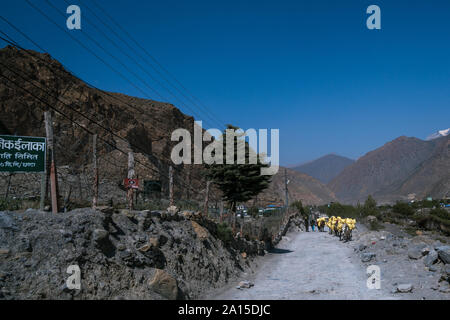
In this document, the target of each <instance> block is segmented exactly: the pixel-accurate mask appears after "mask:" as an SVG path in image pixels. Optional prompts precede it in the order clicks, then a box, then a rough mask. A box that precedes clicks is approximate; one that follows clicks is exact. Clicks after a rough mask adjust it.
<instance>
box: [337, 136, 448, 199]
mask: <svg viewBox="0 0 450 320" xmlns="http://www.w3.org/2000/svg"><path fill="white" fill-rule="evenodd" d="M449 164H450V153H449V137H441V138H438V139H434V140H430V141H423V140H420V139H417V138H409V137H404V136H402V137H399V138H397V139H395V140H393V141H391V142H388V143H386V144H385V145H384V146H382V147H380V148H378V149H376V150H374V151H371V152H369V153H367V154H366V155H364V156H363V157H361V158H360V159H358V161H356V162H355V163H354V164H353V165H351V166H349V167H347V168H346V169H344V170H343V171H342V173H340V174H339V175H338V176H337V177H336V178H335V179H333V180H332V181H331V182H330V183H329V184H328V187H329V188H330V189H331V190H333V191H334V192H335V194H336V196H337V197H338V198H339V199H340V200H341V201H343V202H348V203H355V202H357V201H361V202H362V201H364V200H365V199H366V198H367V196H368V195H369V194H371V195H372V196H374V197H375V199H376V200H378V201H380V202H394V201H395V200H398V199H408V197H409V198H414V197H415V198H418V199H422V198H423V197H426V196H432V197H435V198H442V197H445V196H449V191H450V167H449Z"/></svg>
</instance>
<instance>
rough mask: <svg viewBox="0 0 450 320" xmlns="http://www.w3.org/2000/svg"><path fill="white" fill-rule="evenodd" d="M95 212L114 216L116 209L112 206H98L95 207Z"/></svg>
mask: <svg viewBox="0 0 450 320" xmlns="http://www.w3.org/2000/svg"><path fill="white" fill-rule="evenodd" d="M95 210H97V211H100V212H103V213H106V214H113V213H114V208H113V207H110V206H97V207H95Z"/></svg>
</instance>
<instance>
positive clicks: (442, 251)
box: [436, 246, 450, 264]
mask: <svg viewBox="0 0 450 320" xmlns="http://www.w3.org/2000/svg"><path fill="white" fill-rule="evenodd" d="M436 251H437V253H438V255H439V259H441V260H442V262H444V263H445V264H449V263H450V246H440V247H437V248H436Z"/></svg>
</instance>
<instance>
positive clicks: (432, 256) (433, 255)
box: [423, 250, 438, 267]
mask: <svg viewBox="0 0 450 320" xmlns="http://www.w3.org/2000/svg"><path fill="white" fill-rule="evenodd" d="M437 260H438V253H437V252H436V251H434V250H433V251H430V253H428V255H427V256H426V257H425V258H424V259H423V263H424V264H425V266H427V267H431V266H432V265H433V264H434V263H436V261H437Z"/></svg>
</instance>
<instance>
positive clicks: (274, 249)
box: [268, 248, 294, 254]
mask: <svg viewBox="0 0 450 320" xmlns="http://www.w3.org/2000/svg"><path fill="white" fill-rule="evenodd" d="M268 252H269V253H276V254H283V253H291V252H294V251H292V250H287V249H280V248H272V249H270V250H269V251H268Z"/></svg>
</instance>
